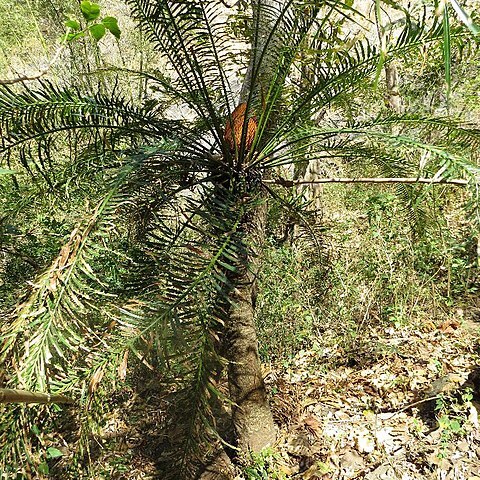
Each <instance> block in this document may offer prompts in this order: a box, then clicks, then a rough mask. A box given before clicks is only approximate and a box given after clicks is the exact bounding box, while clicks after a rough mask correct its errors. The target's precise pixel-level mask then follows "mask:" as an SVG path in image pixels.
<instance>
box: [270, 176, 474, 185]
mask: <svg viewBox="0 0 480 480" xmlns="http://www.w3.org/2000/svg"><path fill="white" fill-rule="evenodd" d="M263 183H264V184H270V185H281V186H282V187H295V186H297V185H317V184H321V183H426V184H444V185H457V186H462V187H464V186H466V185H468V180H464V179H462V178H453V179H451V180H449V179H446V178H417V177H397V178H385V177H378V178H371V177H351V178H343V177H340V178H333V177H331V178H318V179H317V180H286V179H284V178H277V179H275V180H264V181H263Z"/></svg>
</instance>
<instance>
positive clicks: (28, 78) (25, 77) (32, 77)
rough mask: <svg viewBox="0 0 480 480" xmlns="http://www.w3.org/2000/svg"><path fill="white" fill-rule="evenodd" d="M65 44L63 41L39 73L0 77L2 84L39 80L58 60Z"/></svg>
mask: <svg viewBox="0 0 480 480" xmlns="http://www.w3.org/2000/svg"><path fill="white" fill-rule="evenodd" d="M64 47H65V45H64V44H63V43H62V45H60V46H59V47H58V49H57V51H56V52H55V55H54V56H53V58H52V60H50V62H48V65H47V66H46V67H45V68H43V69H42V70H40V71H39V72H38V73H36V74H34V75H22V76H21V77H17V78H8V79H5V80H2V79H0V85H13V84H15V83H21V82H30V81H32V80H38V79H39V78H41V77H43V76H44V75H46V74H47V73H48V71H49V70H50V68H52V66H53V65H54V64H55V63H56V62H57V60H58V58H59V57H60V54H61V53H62V50H63V48H64Z"/></svg>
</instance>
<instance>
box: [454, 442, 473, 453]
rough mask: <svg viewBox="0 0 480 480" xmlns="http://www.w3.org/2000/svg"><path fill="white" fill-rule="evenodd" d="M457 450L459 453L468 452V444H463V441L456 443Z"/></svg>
mask: <svg viewBox="0 0 480 480" xmlns="http://www.w3.org/2000/svg"><path fill="white" fill-rule="evenodd" d="M457 448H458V450H460V451H461V452H468V451H469V450H470V445H469V444H468V442H465V441H464V440H463V441H461V442H458V443H457Z"/></svg>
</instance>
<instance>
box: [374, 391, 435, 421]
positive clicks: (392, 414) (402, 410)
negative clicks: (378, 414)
mask: <svg viewBox="0 0 480 480" xmlns="http://www.w3.org/2000/svg"><path fill="white" fill-rule="evenodd" d="M438 398H440V397H439V396H438V395H434V396H433V397H427V398H424V399H423V400H418V401H417V402H413V403H409V404H408V405H405V406H404V407H402V408H400V409H399V410H397V411H396V412H391V414H390V416H389V417H387V418H382V420H390V419H391V418H393V417H394V416H395V415H398V414H399V413H402V412H404V411H405V410H409V409H410V408H412V407H416V406H417V405H421V404H422V403H427V402H430V401H432V400H437V399H438Z"/></svg>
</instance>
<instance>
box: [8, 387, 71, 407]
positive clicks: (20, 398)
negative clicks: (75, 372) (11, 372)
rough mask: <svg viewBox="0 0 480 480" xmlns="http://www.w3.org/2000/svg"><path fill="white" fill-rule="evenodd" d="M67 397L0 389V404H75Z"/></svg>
mask: <svg viewBox="0 0 480 480" xmlns="http://www.w3.org/2000/svg"><path fill="white" fill-rule="evenodd" d="M73 402H74V401H73V399H71V398H69V397H66V396H65V395H59V394H49V393H40V392H29V391H28V390H12V389H10V388H0V403H73Z"/></svg>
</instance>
